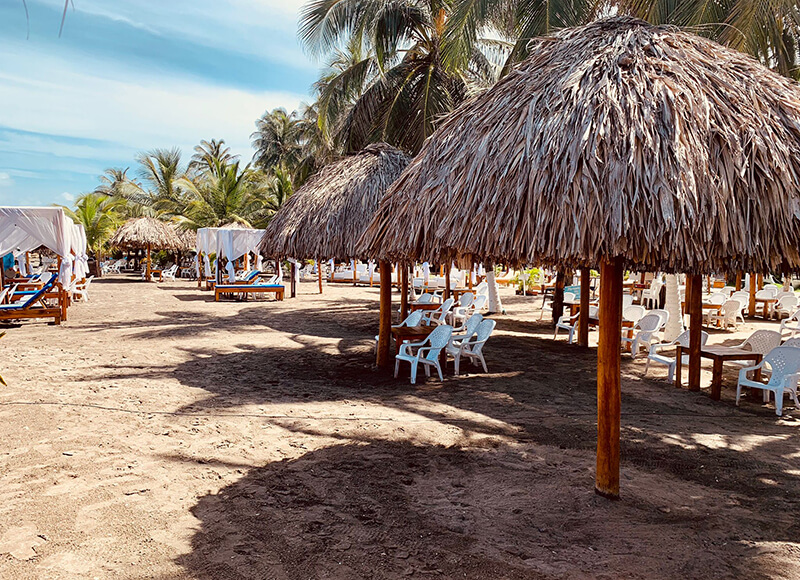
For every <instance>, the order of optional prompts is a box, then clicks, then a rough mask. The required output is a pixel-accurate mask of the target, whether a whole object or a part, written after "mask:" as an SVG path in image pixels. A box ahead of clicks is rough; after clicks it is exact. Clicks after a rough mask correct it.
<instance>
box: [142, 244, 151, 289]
mask: <svg viewBox="0 0 800 580" xmlns="http://www.w3.org/2000/svg"><path fill="white" fill-rule="evenodd" d="M150 250H151V248H150V244H147V258H145V259H146V260H147V264H145V276H144V279H145V280H147V281H148V282H149V281H150Z"/></svg>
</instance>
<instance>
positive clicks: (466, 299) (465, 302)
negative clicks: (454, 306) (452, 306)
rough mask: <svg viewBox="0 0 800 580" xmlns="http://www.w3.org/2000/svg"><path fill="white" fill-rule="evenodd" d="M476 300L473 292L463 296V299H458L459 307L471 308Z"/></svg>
mask: <svg viewBox="0 0 800 580" xmlns="http://www.w3.org/2000/svg"><path fill="white" fill-rule="evenodd" d="M474 300H475V295H474V294H473V293H472V292H467V293H465V294H462V295H461V298H459V299H458V306H459V307H460V308H469V307H470V305H471V304H472V302H473V301H474Z"/></svg>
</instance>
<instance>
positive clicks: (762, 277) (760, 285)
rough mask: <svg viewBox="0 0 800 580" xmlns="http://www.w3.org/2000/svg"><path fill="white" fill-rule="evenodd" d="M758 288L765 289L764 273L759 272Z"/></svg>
mask: <svg viewBox="0 0 800 580" xmlns="http://www.w3.org/2000/svg"><path fill="white" fill-rule="evenodd" d="M758 289H759V290H763V289H764V274H759V275H758Z"/></svg>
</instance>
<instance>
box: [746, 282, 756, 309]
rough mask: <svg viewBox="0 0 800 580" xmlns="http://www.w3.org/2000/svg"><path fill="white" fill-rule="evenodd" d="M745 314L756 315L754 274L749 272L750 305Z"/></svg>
mask: <svg viewBox="0 0 800 580" xmlns="http://www.w3.org/2000/svg"><path fill="white" fill-rule="evenodd" d="M747 314H749V315H750V316H751V317H752V316H755V315H756V275H755V274H750V305H749V306H748V308H747Z"/></svg>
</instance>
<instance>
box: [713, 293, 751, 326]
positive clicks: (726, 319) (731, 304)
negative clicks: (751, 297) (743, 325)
mask: <svg viewBox="0 0 800 580" xmlns="http://www.w3.org/2000/svg"><path fill="white" fill-rule="evenodd" d="M739 318H741V319H742V322H744V316H742V304H741V303H740V302H739V301H738V300H734V299H733V298H730V299H728V300H726V301H725V303H724V304H723V305H722V307H721V308H720V309H719V312H714V311H712V312H711V314H709V320H710V321H711V322H717V321H720V322H721V323H722V328H727V327H729V326H733V327H734V328H735V329H737V330H738V328H739Z"/></svg>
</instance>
